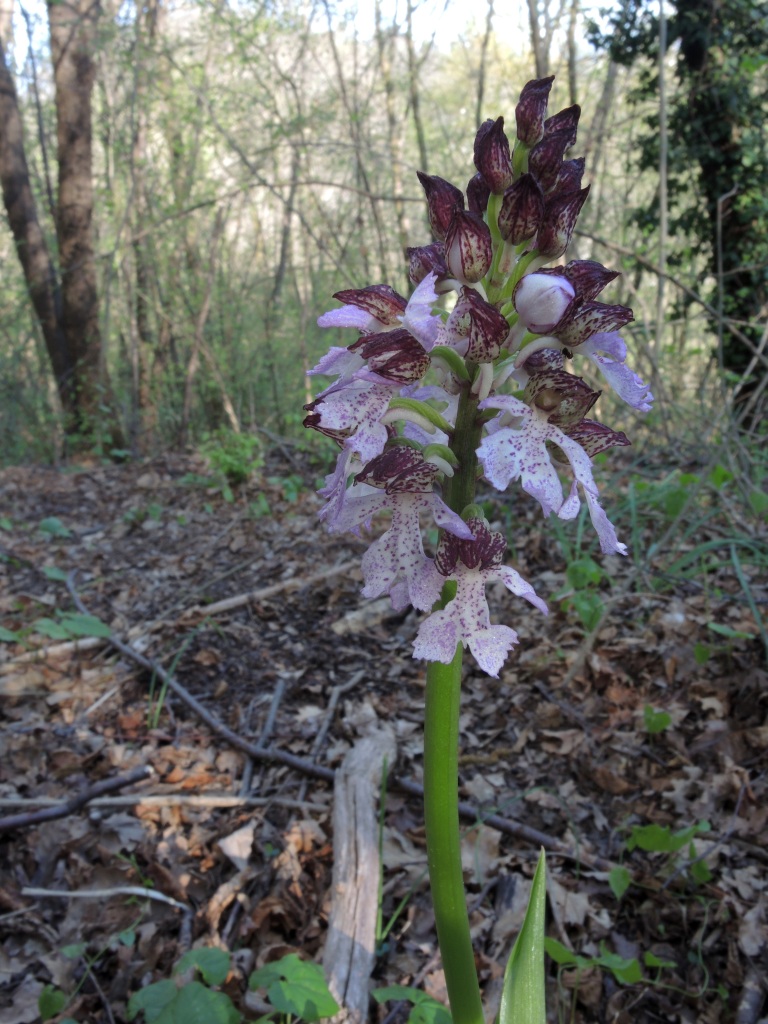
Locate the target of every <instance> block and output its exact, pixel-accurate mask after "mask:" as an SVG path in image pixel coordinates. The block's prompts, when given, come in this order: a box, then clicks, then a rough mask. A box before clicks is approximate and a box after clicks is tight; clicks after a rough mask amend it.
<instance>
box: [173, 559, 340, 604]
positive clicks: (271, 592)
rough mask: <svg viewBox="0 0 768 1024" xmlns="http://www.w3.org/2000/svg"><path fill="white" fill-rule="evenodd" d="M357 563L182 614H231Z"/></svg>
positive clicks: (321, 579) (264, 588)
mask: <svg viewBox="0 0 768 1024" xmlns="http://www.w3.org/2000/svg"><path fill="white" fill-rule="evenodd" d="M357 566H358V562H342V563H341V565H337V566H334V567H332V568H330V569H323V570H322V572H316V573H313V574H312V575H311V576H293V577H291V579H289V580H283V581H282V582H281V583H273V584H271V586H269V587H262V588H261V590H251V591H249V592H248V593H246V594H237V595H236V596H235V597H227V598H225V599H224V600H223V601H216V602H215V603H214V604H208V605H193V606H192V607H191V608H188V609H187V611H186V612H185V613H184V614H185V615H187V616H191V615H199V616H201V617H203V618H207V617H208V616H209V615H218V614H219V613H220V612H231V611H232V610H233V609H234V608H242V607H243V605H246V604H250V603H251V602H252V601H265V600H266V599H267V598H269V597H274V596H275V595H276V594H282V593H284V592H285V591H286V590H299V589H301V588H302V587H310V586H313V585H314V584H315V583H322V581H323V580H326V579H329V578H330V577H331V576H339V575H340V574H342V573H345V572H349V570H350V569H355V568H357Z"/></svg>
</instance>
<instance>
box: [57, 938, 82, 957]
mask: <svg viewBox="0 0 768 1024" xmlns="http://www.w3.org/2000/svg"><path fill="white" fill-rule="evenodd" d="M86 949H88V943H87V942H73V943H71V944H70V945H69V946H62V947H61V949H60V950H59V952H60V953H61V955H62V956H65V957H66V958H67V960H77V958H78V957H79V956H82V955H83V953H84V952H85V951H86Z"/></svg>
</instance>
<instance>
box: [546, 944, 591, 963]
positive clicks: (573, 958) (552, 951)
mask: <svg viewBox="0 0 768 1024" xmlns="http://www.w3.org/2000/svg"><path fill="white" fill-rule="evenodd" d="M544 949H545V950H546V953H547V956H549V957H551V959H552V960H554V961H555V963H556V964H560V966H561V967H562V966H565V965H566V964H568V965H574V964H578V963H579V961H580V960H583V959H584V958H583V957H580V956H577V955H576V953H573V952H571V950H570V949H568V947H567V946H564V945H563V944H562V942H558V941H557V939H545V940H544Z"/></svg>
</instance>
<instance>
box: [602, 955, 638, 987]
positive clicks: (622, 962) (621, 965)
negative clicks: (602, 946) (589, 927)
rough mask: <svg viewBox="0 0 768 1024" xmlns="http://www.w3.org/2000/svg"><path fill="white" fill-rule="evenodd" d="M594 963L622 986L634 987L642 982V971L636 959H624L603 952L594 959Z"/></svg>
mask: <svg viewBox="0 0 768 1024" xmlns="http://www.w3.org/2000/svg"><path fill="white" fill-rule="evenodd" d="M595 963H596V964H598V965H599V966H600V967H605V968H606V969H607V970H609V971H610V972H611V974H612V975H613V976H614V978H615V979H616V980H617V981H618V982H620V983H621V984H622V985H635V984H636V983H637V982H638V981H642V980H643V969H642V967H641V966H640V961H639V960H638V959H637V958H636V957H632V958H631V959H626V958H625V957H623V956H619V955H618V953H608V952H606V951H605V950H603V951H602V952H601V954H600V956H599V957H596V958H595Z"/></svg>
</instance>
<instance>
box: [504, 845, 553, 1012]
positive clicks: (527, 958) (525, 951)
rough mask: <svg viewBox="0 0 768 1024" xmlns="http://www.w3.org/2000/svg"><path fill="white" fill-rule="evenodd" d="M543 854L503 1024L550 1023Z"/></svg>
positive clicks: (511, 969)
mask: <svg viewBox="0 0 768 1024" xmlns="http://www.w3.org/2000/svg"><path fill="white" fill-rule="evenodd" d="M546 871H547V868H546V862H545V859H544V851H543V850H542V851H541V855H540V856H539V863H538V864H537V866H536V874H535V875H534V876H533V885H532V887H531V895H530V898H529V900H528V909H527V910H526V912H525V920H524V921H523V927H522V928H521V929H520V934H519V935H518V936H517V939H516V941H515V944H514V946H513V947H512V952H511V954H510V957H509V961H508V962H507V967H506V970H505V971H504V990H503V992H502V994H501V1006H500V1007H499V1024H546V1020H547V1011H546V1005H545V1000H544V924H545V916H546V899H547V876H546Z"/></svg>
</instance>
